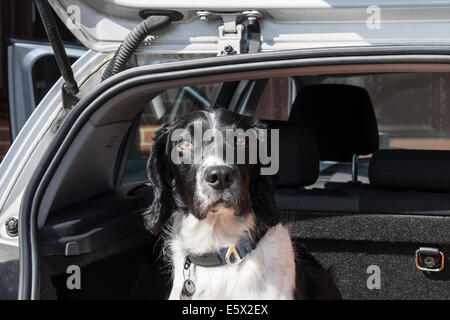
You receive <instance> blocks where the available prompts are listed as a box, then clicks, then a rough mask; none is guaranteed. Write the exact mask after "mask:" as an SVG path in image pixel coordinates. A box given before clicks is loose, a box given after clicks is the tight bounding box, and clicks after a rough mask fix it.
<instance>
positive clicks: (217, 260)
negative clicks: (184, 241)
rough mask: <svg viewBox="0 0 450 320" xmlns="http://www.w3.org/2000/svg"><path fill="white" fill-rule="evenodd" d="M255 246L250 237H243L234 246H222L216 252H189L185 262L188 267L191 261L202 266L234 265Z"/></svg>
mask: <svg viewBox="0 0 450 320" xmlns="http://www.w3.org/2000/svg"><path fill="white" fill-rule="evenodd" d="M255 247H256V244H255V245H252V243H251V241H250V240H249V239H243V240H241V241H239V242H238V243H237V244H236V245H234V246H231V247H228V248H221V249H219V250H218V251H215V252H208V253H204V254H198V255H197V254H191V253H189V254H188V255H187V256H186V261H185V262H186V263H187V264H188V266H187V267H188V268H189V266H190V264H191V263H193V264H195V265H198V266H201V267H218V266H224V265H233V264H237V263H239V262H241V261H242V260H243V259H244V258H245V256H246V255H247V254H249V253H250V252H251V251H252V250H253V249H255ZM185 268H186V265H185Z"/></svg>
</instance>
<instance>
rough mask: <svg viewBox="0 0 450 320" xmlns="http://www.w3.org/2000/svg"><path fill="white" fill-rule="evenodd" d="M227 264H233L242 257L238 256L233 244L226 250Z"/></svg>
mask: <svg viewBox="0 0 450 320" xmlns="http://www.w3.org/2000/svg"><path fill="white" fill-rule="evenodd" d="M226 259H227V265H229V266H231V265H233V264H237V263H240V262H241V261H242V260H243V259H242V258H241V257H240V256H239V253H238V251H237V250H236V247H235V246H231V247H229V248H228V250H227V254H226Z"/></svg>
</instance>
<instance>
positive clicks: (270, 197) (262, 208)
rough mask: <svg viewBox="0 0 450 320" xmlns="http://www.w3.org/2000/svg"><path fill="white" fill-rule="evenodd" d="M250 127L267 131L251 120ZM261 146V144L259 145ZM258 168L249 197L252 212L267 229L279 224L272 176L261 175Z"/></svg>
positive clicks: (267, 137) (259, 122)
mask: <svg viewBox="0 0 450 320" xmlns="http://www.w3.org/2000/svg"><path fill="white" fill-rule="evenodd" d="M251 127H252V128H253V129H255V130H256V131H257V132H258V131H259V130H261V129H263V130H267V129H268V128H267V126H266V124H264V123H262V122H261V121H259V120H257V119H255V118H253V119H252V123H251ZM266 132H267V136H266V139H267V141H266V143H267V146H270V132H269V131H266ZM260 146H261V144H260ZM260 169H261V168H260V167H259V166H258V169H257V171H256V172H255V173H254V175H255V176H254V179H253V181H252V182H251V184H250V196H251V201H252V208H253V212H254V213H255V215H256V217H258V218H259V219H261V221H262V222H263V223H264V224H265V225H266V226H268V227H272V226H274V225H276V224H278V223H279V222H280V217H279V214H278V210H277V206H276V204H275V199H274V190H275V184H274V176H272V175H261V171H260Z"/></svg>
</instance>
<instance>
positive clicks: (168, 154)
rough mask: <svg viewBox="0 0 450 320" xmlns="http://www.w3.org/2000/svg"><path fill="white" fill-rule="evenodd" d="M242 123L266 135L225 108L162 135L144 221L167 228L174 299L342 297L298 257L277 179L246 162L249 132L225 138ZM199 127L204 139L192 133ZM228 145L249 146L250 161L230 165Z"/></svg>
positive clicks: (313, 264) (308, 260) (168, 127)
mask: <svg viewBox="0 0 450 320" xmlns="http://www.w3.org/2000/svg"><path fill="white" fill-rule="evenodd" d="M199 128H200V129H199ZM238 129H241V130H242V131H244V132H250V131H251V132H254V133H255V135H256V137H257V140H258V139H259V140H262V139H266V140H267V139H268V136H267V135H264V136H262V135H259V134H258V133H259V132H261V131H262V130H264V129H266V126H265V125H264V124H263V123H262V122H260V121H258V120H257V119H255V118H253V117H249V116H243V115H238V114H236V113H233V112H230V111H227V110H224V109H216V110H214V111H199V112H192V113H189V114H187V115H186V116H184V117H182V118H180V119H177V120H174V121H172V122H168V123H165V124H164V125H163V126H162V127H161V128H160V129H159V130H158V131H157V132H156V134H155V136H154V141H155V143H154V145H153V147H152V151H151V155H150V158H149V161H148V167H147V170H148V174H149V179H150V182H151V184H152V186H153V188H154V199H153V203H152V204H151V206H150V207H149V208H148V210H147V211H146V212H145V214H144V219H145V222H146V227H147V228H148V229H149V230H150V231H151V232H152V233H154V234H158V233H159V232H160V231H162V230H164V234H165V237H164V241H165V251H166V253H167V256H168V257H169V258H170V262H171V265H172V273H173V286H172V290H171V293H170V296H169V299H180V298H181V299H295V298H318V299H326V298H338V297H339V293H338V291H337V289H336V288H335V287H334V285H333V284H332V281H331V277H330V276H329V274H328V273H327V272H326V271H325V270H323V269H322V268H321V267H320V266H319V265H318V264H317V261H315V260H313V259H314V258H312V257H311V256H310V255H308V254H307V253H306V252H304V251H303V252H301V253H300V254H301V255H302V256H301V258H300V259H298V258H299V256H298V255H299V253H298V252H297V258H296V253H295V250H294V246H293V243H292V241H291V238H290V235H289V232H288V231H287V229H286V228H285V227H284V226H283V225H282V224H281V223H280V218H279V216H278V214H277V210H276V205H275V202H274V195H273V192H274V187H273V182H272V180H273V179H272V176H268V175H262V174H261V172H260V169H261V167H262V165H261V163H260V162H259V161H257V162H256V163H250V161H248V159H249V158H250V154H249V153H250V151H251V150H250V149H251V146H250V142H252V141H251V139H250V137H249V136H243V137H242V136H241V137H239V136H236V137H234V138H233V140H231V144H234V145H232V146H231V148H229V147H230V145H229V144H230V141H229V140H228V139H227V141H225V139H222V138H220V139H218V138H217V137H225V136H226V132H229V131H230V130H232V131H236V130H238ZM196 130H197V131H198V130H201V132H200V133H201V134H200V136H201V139H195V138H194V139H193V136H195V135H196V134H198V133H196V132H195V131H196ZM249 130H250V131H249ZM259 140H258V141H259ZM254 141H256V140H253V142H252V143H254ZM266 142H267V141H266ZM227 148H229V150H232V151H233V152H235V154H234V155H236V153H237V152H238V151H239V150H241V151H243V152H244V153H245V156H246V158H245V159H246V161H244V163H232V162H230V161H226V157H225V154H224V153H226V152H221V151H224V150H228V149H227ZM196 154H197V155H198V154H200V155H201V157H198V158H197V160H198V161H193V159H194V160H195V158H196ZM227 159H228V158H227ZM180 160H184V161H180ZM299 260H302V262H303V261H304V262H305V263H302V262H299ZM296 261H297V263H296Z"/></svg>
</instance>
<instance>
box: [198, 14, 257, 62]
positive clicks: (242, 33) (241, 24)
mask: <svg viewBox="0 0 450 320" xmlns="http://www.w3.org/2000/svg"><path fill="white" fill-rule="evenodd" d="M196 14H197V16H199V17H200V20H202V21H206V20H210V19H221V20H222V22H223V24H222V25H220V26H219V28H218V29H219V37H218V43H217V46H218V47H217V55H218V56H226V55H231V54H241V53H255V52H259V49H260V45H261V39H260V38H261V29H260V26H259V19H260V18H261V17H262V14H261V13H260V12H259V11H256V10H247V11H241V12H214V11H206V10H202V11H197V12H196Z"/></svg>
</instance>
